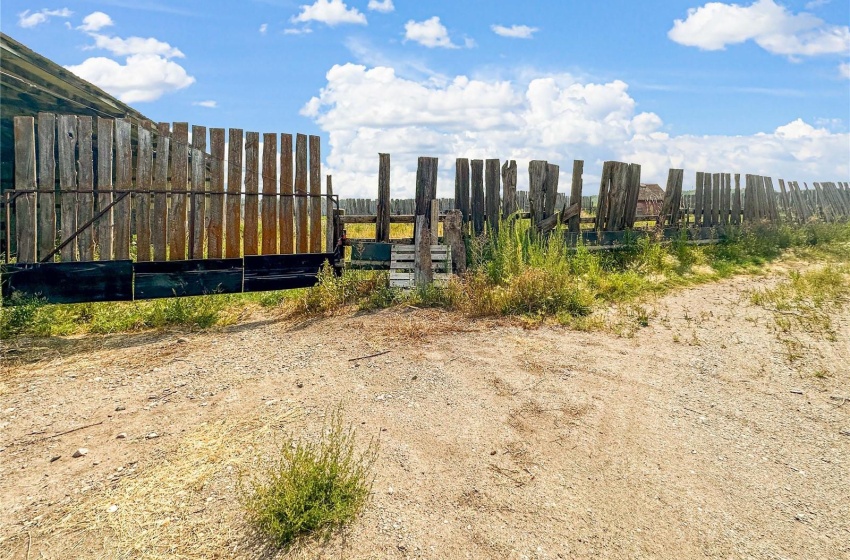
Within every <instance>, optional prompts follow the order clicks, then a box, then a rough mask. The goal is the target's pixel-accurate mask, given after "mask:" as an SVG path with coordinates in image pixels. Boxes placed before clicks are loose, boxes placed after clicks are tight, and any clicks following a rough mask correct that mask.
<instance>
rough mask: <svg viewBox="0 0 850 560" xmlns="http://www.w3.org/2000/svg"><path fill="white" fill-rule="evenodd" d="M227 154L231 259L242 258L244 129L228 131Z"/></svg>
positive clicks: (228, 247)
mask: <svg viewBox="0 0 850 560" xmlns="http://www.w3.org/2000/svg"><path fill="white" fill-rule="evenodd" d="M227 145H228V152H227V197H226V199H227V218H226V219H225V227H226V228H227V235H226V237H227V240H226V244H225V254H226V255H227V258H229V259H235V258H238V257H241V256H242V194H241V192H242V129H239V128H231V129H230V130H229V131H228V143H227Z"/></svg>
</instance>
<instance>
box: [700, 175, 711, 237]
mask: <svg viewBox="0 0 850 560" xmlns="http://www.w3.org/2000/svg"><path fill="white" fill-rule="evenodd" d="M711 194H712V189H711V173H708V172H706V173H705V174H704V175H703V183H702V223H703V226H711Z"/></svg>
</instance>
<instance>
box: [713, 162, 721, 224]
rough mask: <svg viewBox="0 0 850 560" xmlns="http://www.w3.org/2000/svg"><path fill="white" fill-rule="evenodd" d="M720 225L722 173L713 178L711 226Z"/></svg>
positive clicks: (714, 175) (715, 174)
mask: <svg viewBox="0 0 850 560" xmlns="http://www.w3.org/2000/svg"><path fill="white" fill-rule="evenodd" d="M718 224H720V173H714V174H713V175H712V176H711V225H712V226H716V225H718Z"/></svg>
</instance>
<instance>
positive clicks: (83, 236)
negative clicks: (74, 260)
mask: <svg viewBox="0 0 850 560" xmlns="http://www.w3.org/2000/svg"><path fill="white" fill-rule="evenodd" d="M77 154H78V156H77V157H78V159H77V169H78V171H79V173H78V175H77V189H79V190H80V191H89V192H80V193H77V227H82V226H83V225H85V224H87V223H89V221H91V219H92V218H93V217H94V192H93V191H94V154H93V153H92V118H91V117H89V116H80V117H78V118H77ZM92 231H93V229H92V226H88V227H87V228H85V229H83V230H82V231H80V234H79V239H78V241H77V247H78V248H79V251H80V260H81V261H93V260H94V234H93V233H92Z"/></svg>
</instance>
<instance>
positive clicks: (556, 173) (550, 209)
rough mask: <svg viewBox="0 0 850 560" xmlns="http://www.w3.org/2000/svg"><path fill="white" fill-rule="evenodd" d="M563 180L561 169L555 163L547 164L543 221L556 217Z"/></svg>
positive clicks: (544, 183)
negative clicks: (559, 183)
mask: <svg viewBox="0 0 850 560" xmlns="http://www.w3.org/2000/svg"><path fill="white" fill-rule="evenodd" d="M560 179H561V168H560V166H558V165H555V164H554V163H549V162H546V180H545V181H543V219H544V220H545V219H546V218H548V217H549V216H553V215H555V203H556V201H557V200H558V182H559V181H560Z"/></svg>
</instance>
